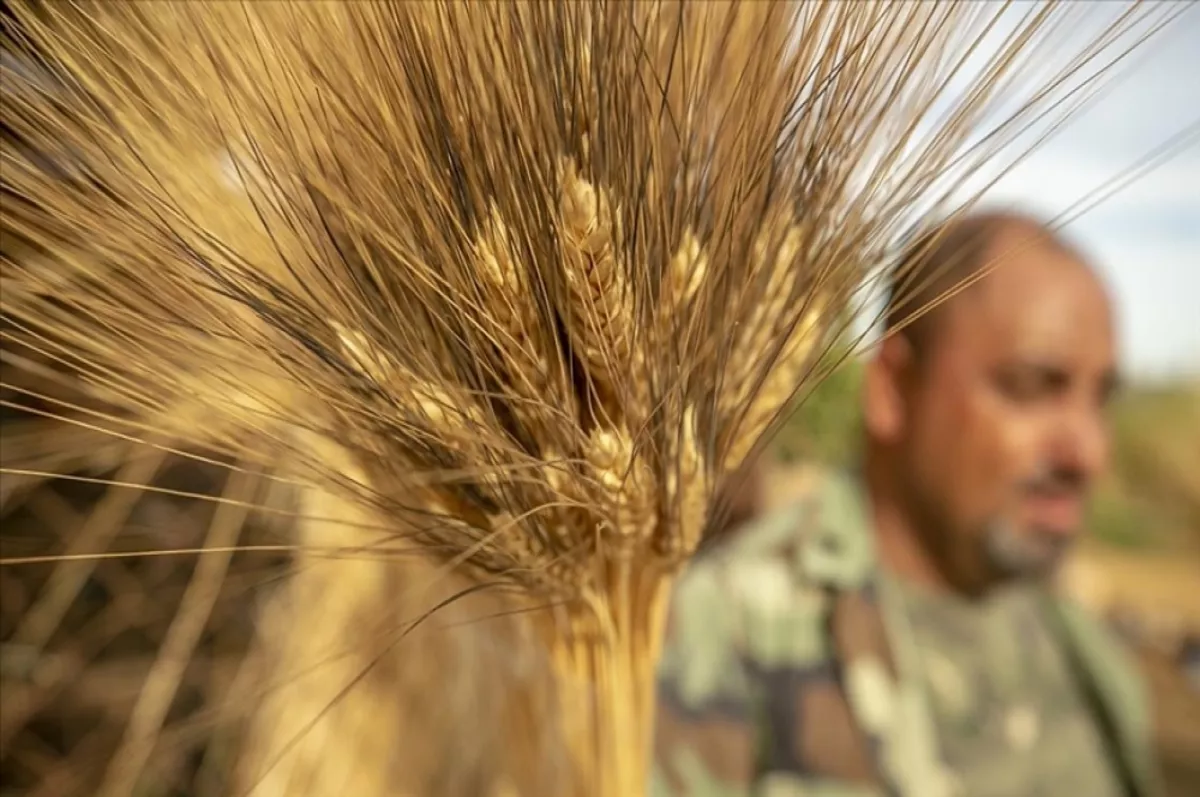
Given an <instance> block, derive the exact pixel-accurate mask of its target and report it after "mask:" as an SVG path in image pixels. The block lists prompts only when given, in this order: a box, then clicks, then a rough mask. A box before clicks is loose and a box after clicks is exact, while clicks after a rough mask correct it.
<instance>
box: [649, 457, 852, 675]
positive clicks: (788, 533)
mask: <svg viewBox="0 0 1200 797" xmlns="http://www.w3.org/2000/svg"><path fill="white" fill-rule="evenodd" d="M849 489H851V488H850V487H848V485H847V482H846V479H845V477H844V476H843V475H842V474H839V473H834V472H829V473H823V474H821V476H820V477H819V479H813V480H811V481H810V482H809V483H807V484H806V485H805V488H804V489H803V490H802V491H801V492H800V493H799V494H797V495H794V496H792V497H791V500H789V501H788V502H787V503H784V504H781V505H780V506H779V507H778V508H775V509H772V510H771V511H769V512H767V513H766V514H764V515H763V516H761V517H759V518H757V519H755V520H754V521H752V522H750V523H748V524H747V525H746V526H745V527H743V528H742V529H740V530H738V531H736V532H734V533H733V534H732V535H731V536H730V537H729V538H727V539H725V540H723V541H722V542H721V544H720V545H719V546H718V547H715V548H713V549H711V550H709V551H707V552H705V553H704V554H702V555H700V556H699V557H697V558H696V560H694V561H693V562H692V563H691V565H690V566H689V567H688V568H687V569H686V570H685V572H684V573H683V574H682V575H681V576H680V579H679V581H678V583H677V586H676V588H675V590H674V594H673V597H672V601H671V619H670V630H669V634H668V648H669V649H670V648H671V647H674V648H676V652H677V653H678V654H679V655H680V656H686V655H691V654H692V653H693V651H691V650H690V648H693V647H695V646H704V647H706V648H722V649H725V650H727V651H736V654H737V656H738V657H739V658H741V659H742V660H744V661H747V662H749V663H751V664H753V665H755V666H754V668H755V669H763V670H771V669H775V668H777V667H780V666H788V667H790V666H796V665H806V664H810V663H815V662H817V661H820V660H824V659H825V658H826V657H827V655H828V651H827V649H826V648H827V644H828V642H827V639H826V635H825V634H824V633H823V630H824V627H823V624H824V620H825V617H826V610H827V608H828V603H829V600H830V597H829V596H830V587H844V586H845V584H844V583H841V582H844V581H846V580H848V579H850V578H852V577H853V576H854V574H856V573H859V572H860V571H865V568H866V557H865V555H863V554H862V552H861V551H860V550H859V549H860V548H861V545H859V544H858V541H857V538H859V537H865V536H866V534H865V531H864V530H863V529H861V528H860V525H861V524H860V523H859V516H858V514H856V512H857V509H856V507H855V502H856V501H857V500H858V499H857V497H856V496H855V495H854V494H853V493H850V492H848V490H849ZM852 571H853V572H852ZM680 648H683V649H680ZM685 649H686V650H685ZM714 655H715V651H714Z"/></svg>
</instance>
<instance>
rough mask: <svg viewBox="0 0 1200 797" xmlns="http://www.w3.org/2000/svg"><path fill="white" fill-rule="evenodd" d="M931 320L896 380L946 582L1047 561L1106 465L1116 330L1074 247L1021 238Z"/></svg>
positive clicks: (1064, 542)
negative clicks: (906, 373)
mask: <svg viewBox="0 0 1200 797" xmlns="http://www.w3.org/2000/svg"><path fill="white" fill-rule="evenodd" d="M1004 238H1005V237H1004V236H1000V237H999V238H998V240H997V241H996V242H995V245H994V247H993V248H994V249H995V250H996V251H995V254H997V255H1003V252H1004V251H1005V249H1004V247H1008V248H1009V249H1010V250H1012V251H1014V254H1013V255H1011V256H1010V257H1009V258H1007V259H1005V261H1004V262H1003V263H1002V264H1001V265H1000V267H999V269H997V270H996V271H995V272H993V273H992V274H990V275H988V276H986V277H985V278H984V279H983V280H981V281H980V282H979V283H978V284H977V285H976V286H975V287H973V288H971V289H970V290H968V291H966V292H965V293H963V294H962V295H960V296H959V297H957V298H955V299H953V300H951V301H950V302H949V303H948V304H947V305H946V306H945V308H944V309H943V310H941V311H940V313H941V315H940V316H939V317H938V318H936V319H933V322H934V324H933V327H931V328H930V330H929V337H928V341H927V342H926V344H925V346H924V348H923V350H922V352H921V354H920V355H919V359H918V361H917V362H916V363H915V364H914V366H913V374H912V378H911V379H910V380H909V382H908V384H907V387H906V388H905V390H904V393H905V404H906V413H905V414H906V419H905V424H904V430H905V432H904V435H903V438H904V439H903V440H902V442H901V444H900V448H901V449H902V451H901V458H902V460H903V467H902V468H901V471H902V474H903V475H902V478H903V479H904V481H905V482H906V484H905V485H903V489H904V492H906V493H907V494H908V496H909V498H910V500H911V501H912V503H913V504H914V507H915V508H916V509H917V511H918V513H919V515H920V516H921V517H922V519H923V522H922V523H921V526H922V529H921V531H922V533H924V534H927V535H929V539H928V542H929V543H931V547H932V548H933V550H934V552H935V554H936V555H937V556H938V558H939V559H941V561H942V565H943V567H944V569H945V570H946V572H947V574H948V575H949V577H950V578H951V580H952V581H955V582H957V583H959V584H960V586H964V587H967V588H981V587H983V586H985V585H987V584H990V583H994V582H996V581H1000V580H1005V579H1010V578H1018V577H1027V576H1037V575H1041V574H1044V573H1046V572H1048V571H1050V570H1051V569H1052V568H1053V567H1054V565H1055V564H1056V563H1057V562H1058V560H1059V559H1060V557H1061V554H1062V552H1063V551H1064V550H1065V549H1066V548H1067V547H1068V544H1069V542H1070V541H1071V540H1072V539H1073V538H1074V537H1075V535H1076V533H1077V531H1078V529H1079V528H1080V525H1081V522H1082V519H1083V511H1084V500H1085V498H1086V495H1087V491H1088V488H1089V486H1090V484H1091V482H1092V480H1093V478H1094V477H1095V476H1096V474H1097V473H1098V471H1100V470H1101V469H1102V468H1103V467H1104V465H1105V464H1106V461H1107V458H1108V430H1107V426H1106V419H1105V413H1104V410H1105V405H1106V403H1107V399H1108V397H1109V394H1110V393H1111V391H1112V388H1113V383H1114V368H1115V364H1114V360H1115V356H1114V340H1113V338H1114V335H1113V326H1112V319H1111V313H1110V307H1109V303H1108V300H1107V297H1106V296H1105V294H1104V291H1103V288H1102V287H1101V286H1100V285H1099V283H1098V282H1097V281H1096V279H1095V278H1094V276H1093V275H1092V274H1090V273H1089V272H1088V270H1087V269H1086V268H1085V267H1084V266H1083V265H1082V264H1080V263H1078V262H1075V261H1074V260H1072V256H1071V255H1069V254H1067V253H1064V252H1060V251H1057V250H1054V249H1051V248H1049V247H1046V246H1038V247H1036V248H1032V247H1029V246H1027V245H1026V246H1025V248H1024V249H1023V251H1022V250H1021V249H1020V247H1021V246H1022V243H1021V242H1020V241H1017V242H1015V243H1014V242H1012V241H1006V240H1005V239H1004Z"/></svg>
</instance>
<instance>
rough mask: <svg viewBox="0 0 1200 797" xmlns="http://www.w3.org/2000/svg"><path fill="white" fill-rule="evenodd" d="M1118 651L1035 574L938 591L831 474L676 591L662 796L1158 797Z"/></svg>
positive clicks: (662, 686)
mask: <svg viewBox="0 0 1200 797" xmlns="http://www.w3.org/2000/svg"><path fill="white" fill-rule="evenodd" d="M1133 673H1134V670H1133V669H1132V667H1131V666H1130V665H1129V663H1128V661H1127V660H1126V658H1125V656H1124V654H1123V653H1122V651H1121V650H1120V649H1119V648H1117V647H1116V646H1115V644H1114V643H1113V641H1112V640H1111V639H1110V638H1109V636H1108V635H1107V634H1106V633H1105V632H1104V631H1103V630H1102V629H1101V628H1100V627H1099V626H1098V625H1097V624H1096V623H1094V622H1093V621H1092V620H1091V619H1090V618H1089V617H1088V616H1086V615H1085V614H1083V613H1082V612H1080V611H1078V610H1077V609H1075V608H1074V607H1073V606H1071V605H1069V604H1066V603H1064V602H1063V601H1061V600H1059V599H1057V598H1053V597H1051V596H1050V595H1048V594H1045V593H1043V592H1042V591H1041V590H1038V589H1033V588H1025V589H1020V590H1013V591H1012V592H1011V594H1004V595H1000V596H997V598H996V599H995V600H994V601H988V602H986V603H985V604H984V605H981V606H968V605H967V604H965V603H964V604H961V605H955V604H953V603H952V602H947V603H945V604H943V602H941V601H940V600H934V599H933V598H932V596H926V595H920V594H918V593H916V592H915V591H913V590H911V589H909V588H906V587H905V586H903V585H901V584H899V583H898V582H896V581H894V580H893V579H890V578H888V577H886V576H885V575H883V574H882V573H881V572H880V571H879V570H878V568H877V567H876V564H875V560H874V552H873V548H872V540H871V535H870V533H869V532H868V526H867V517H866V513H865V502H864V500H863V498H862V496H861V494H860V492H859V490H858V487H857V484H856V482H855V481H854V480H853V479H852V478H849V477H848V476H846V475H844V474H829V475H827V476H826V477H824V478H822V479H820V480H819V482H818V483H817V484H816V485H814V487H813V488H812V489H811V490H809V491H808V492H807V493H806V495H804V496H803V497H802V498H801V499H800V500H798V501H797V502H795V503H794V504H793V505H792V506H790V507H788V508H787V509H785V510H781V511H778V512H775V513H772V514H770V515H768V516H766V517H764V518H762V519H760V520H758V521H756V522H755V523H754V524H753V525H751V526H750V527H748V528H747V529H746V530H744V531H742V532H741V533H739V534H738V535H736V536H734V537H733V538H731V539H730V540H729V541H728V542H726V543H725V544H723V545H721V546H719V547H717V548H715V549H713V550H711V551H709V552H707V553H706V554H704V555H703V556H702V557H701V558H700V559H698V560H697V561H696V562H695V563H694V564H693V566H692V567H691V568H689V570H688V571H687V573H686V574H685V575H684V576H683V577H682V579H681V581H680V583H679V585H678V587H677V589H676V592H675V595H674V598H673V603H672V609H671V614H670V619H669V622H668V629H667V638H666V642H665V646H664V650H663V657H662V663H661V669H660V677H659V700H658V721H657V727H656V734H655V745H656V750H655V756H656V761H657V763H656V765H655V767H654V770H653V772H652V775H651V789H650V793H651V794H652V795H653V797H817V796H825V797H884V796H885V795H887V796H888V797H954V795H971V797H975V796H976V795H980V797H990V795H1036V794H1039V793H1043V792H1039V791H1038V790H1039V789H1043V788H1045V789H1049V791H1045V792H1044V793H1053V794H1056V795H1057V794H1087V795H1094V796H1095V797H1109V795H1114V796H1115V795H1132V796H1136V797H1152V795H1157V794H1158V793H1159V792H1158V785H1157V781H1156V779H1155V773H1154V771H1153V766H1152V757H1151V749H1150V728H1149V717H1148V713H1147V710H1146V703H1145V700H1144V698H1143V695H1142V693H1141V684H1140V681H1139V680H1138V679H1137V678H1136V676H1135V675H1134V674H1133Z"/></svg>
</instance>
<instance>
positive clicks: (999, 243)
mask: <svg viewBox="0 0 1200 797" xmlns="http://www.w3.org/2000/svg"><path fill="white" fill-rule="evenodd" d="M1039 254H1046V255H1053V260H1054V261H1055V262H1056V263H1057V264H1058V265H1060V266H1061V265H1064V264H1073V265H1075V266H1077V267H1079V268H1081V269H1083V270H1084V271H1088V272H1090V267H1089V266H1088V265H1087V262H1086V260H1085V259H1084V258H1083V256H1082V255H1081V254H1080V253H1079V252H1078V251H1077V250H1076V249H1075V248H1074V247H1072V246H1071V245H1070V244H1069V243H1068V242H1067V241H1065V240H1064V239H1063V238H1062V237H1060V236H1059V235H1058V234H1056V233H1055V232H1054V231H1053V230H1051V229H1050V228H1049V227H1048V226H1046V225H1045V224H1044V223H1043V222H1041V221H1039V220H1038V219H1036V218H1034V217H1032V216H1029V215H1026V214H1022V213H1015V212H1012V211H989V212H982V213H974V214H968V215H966V216H963V217H960V218H957V219H953V220H951V221H948V222H946V223H944V224H940V225H938V226H936V227H934V228H932V229H930V230H929V231H927V232H925V233H924V234H922V235H920V236H919V237H918V238H917V239H916V240H914V241H913V242H912V243H910V244H909V246H908V247H907V248H906V249H905V250H904V252H903V253H902V255H901V257H900V259H899V261H898V262H897V263H896V265H895V267H894V269H893V271H892V274H891V279H890V285H889V290H888V304H887V311H886V315H885V331H886V332H888V333H891V332H893V331H899V330H903V332H904V335H905V337H906V338H907V339H908V340H909V342H910V343H912V344H913V345H914V347H915V348H916V349H917V350H918V351H920V350H922V349H924V347H925V345H926V344H927V343H928V342H929V341H930V340H931V339H932V337H933V336H934V335H935V334H936V332H937V330H938V329H940V326H941V325H940V321H941V318H942V316H943V310H944V309H945V308H946V307H947V306H948V305H949V304H951V303H952V302H953V301H954V299H955V297H956V296H957V295H958V294H960V293H964V292H966V291H969V290H970V289H971V287H972V286H973V285H974V284H975V283H976V282H978V281H980V280H981V278H982V277H984V276H986V275H987V274H988V273H990V272H991V271H992V270H993V269H997V268H1003V267H1004V264H1005V263H1006V262H1008V261H1013V260H1021V259H1024V260H1028V259H1029V256H1036V255H1039Z"/></svg>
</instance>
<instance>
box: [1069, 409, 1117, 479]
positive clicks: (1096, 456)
mask: <svg viewBox="0 0 1200 797" xmlns="http://www.w3.org/2000/svg"><path fill="white" fill-rule="evenodd" d="M1062 430H1063V434H1062V437H1061V438H1060V448H1059V450H1058V452H1057V453H1058V455H1059V461H1060V463H1061V464H1062V465H1064V466H1069V467H1070V468H1071V469H1072V470H1073V471H1075V472H1076V473H1077V474H1078V475H1079V476H1080V477H1082V478H1084V479H1087V480H1091V479H1092V478H1093V477H1095V476H1096V475H1097V474H1099V473H1100V472H1101V471H1102V470H1104V468H1105V467H1106V466H1107V465H1108V453H1109V429H1108V421H1107V419H1106V418H1105V417H1104V416H1103V414H1102V413H1099V412H1095V411H1088V412H1074V413H1071V414H1070V417H1069V418H1068V419H1066V423H1064V424H1063V427H1062Z"/></svg>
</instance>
